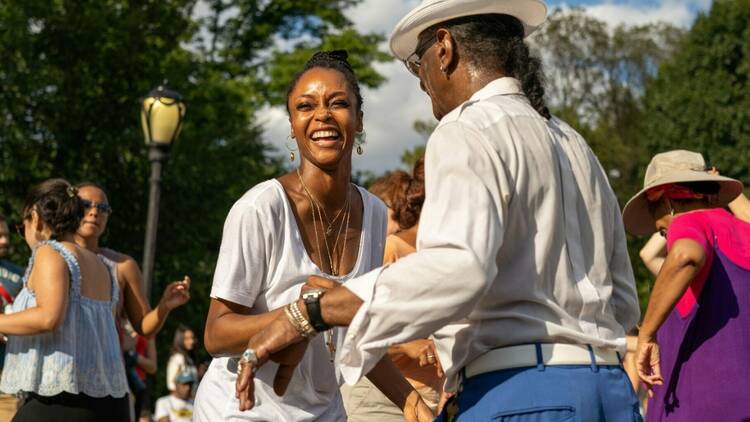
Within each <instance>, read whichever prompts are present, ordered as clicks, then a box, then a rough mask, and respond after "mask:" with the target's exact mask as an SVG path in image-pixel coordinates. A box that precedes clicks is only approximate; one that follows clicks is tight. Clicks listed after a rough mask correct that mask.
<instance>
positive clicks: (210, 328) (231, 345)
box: [203, 298, 284, 356]
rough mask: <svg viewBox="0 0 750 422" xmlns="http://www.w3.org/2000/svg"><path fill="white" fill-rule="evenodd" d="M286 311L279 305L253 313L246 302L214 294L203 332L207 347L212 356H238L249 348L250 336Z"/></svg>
mask: <svg viewBox="0 0 750 422" xmlns="http://www.w3.org/2000/svg"><path fill="white" fill-rule="evenodd" d="M283 314H284V309H283V308H279V309H275V310H273V311H271V312H266V313H263V314H259V315H250V308H248V307H246V306H242V305H239V304H237V303H233V302H229V301H226V300H222V299H213V298H212V299H211V304H210V305H209V307H208V317H207V318H206V330H205V332H204V335H203V342H204V344H205V346H206V350H207V351H208V353H210V354H211V355H212V356H238V355H240V354H242V352H243V351H245V349H246V348H247V342H248V341H250V337H252V336H254V335H255V334H257V333H259V332H260V331H261V330H263V329H264V328H265V327H266V326H267V325H268V324H270V323H271V321H273V320H274V319H275V318H276V317H278V316H280V315H283Z"/></svg>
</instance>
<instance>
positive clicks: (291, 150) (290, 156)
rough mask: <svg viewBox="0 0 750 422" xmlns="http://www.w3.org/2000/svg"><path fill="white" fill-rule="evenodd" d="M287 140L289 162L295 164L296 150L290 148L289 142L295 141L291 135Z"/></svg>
mask: <svg viewBox="0 0 750 422" xmlns="http://www.w3.org/2000/svg"><path fill="white" fill-rule="evenodd" d="M286 139H287V142H286V149H288V150H289V161H292V162H294V156H295V155H294V151H296V149H292V148H290V147H289V141H291V140H292V139H294V137H293V136H291V135H287V137H286Z"/></svg>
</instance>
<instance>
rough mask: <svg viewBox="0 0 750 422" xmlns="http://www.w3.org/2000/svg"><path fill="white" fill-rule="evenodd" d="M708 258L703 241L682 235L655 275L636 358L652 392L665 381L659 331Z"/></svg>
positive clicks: (642, 377) (640, 373) (643, 378)
mask: <svg viewBox="0 0 750 422" xmlns="http://www.w3.org/2000/svg"><path fill="white" fill-rule="evenodd" d="M705 261H706V252H705V251H704V250H703V246H701V244H700V243H698V242H696V241H694V240H691V239H680V240H678V241H676V242H675V243H674V245H673V246H672V249H671V250H670V251H669V254H668V255H667V258H666V260H665V261H664V266H663V267H662V269H661V271H660V272H659V275H658V276H657V277H656V281H655V282H654V289H653V290H652V291H651V297H650V299H649V302H648V308H647V310H646V316H645V317H644V319H643V325H641V328H640V332H639V334H638V357H637V358H636V367H637V369H638V376H639V377H640V378H641V380H642V381H643V382H644V384H645V385H646V388H647V389H648V390H649V396H651V395H652V394H653V393H652V390H651V389H652V385H654V384H657V385H661V383H662V382H663V378H662V376H661V368H660V364H659V345H658V344H657V343H656V332H657V330H658V329H659V327H661V325H662V324H663V323H664V321H665V320H666V319H667V316H668V315H669V313H670V312H672V310H673V309H674V307H675V305H676V304H677V301H678V300H680V297H682V295H683V294H684V293H685V291H686V290H687V288H688V287H689V286H690V283H691V282H692V281H693V279H694V278H695V277H696V275H698V273H699V272H700V270H701V269H702V268H703V265H704V264H705Z"/></svg>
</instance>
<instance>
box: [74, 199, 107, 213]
mask: <svg viewBox="0 0 750 422" xmlns="http://www.w3.org/2000/svg"><path fill="white" fill-rule="evenodd" d="M81 205H83V208H84V209H85V210H86V211H88V210H90V209H91V208H96V210H97V211H99V212H101V213H104V214H112V207H111V206H109V204H108V203H106V202H92V201H89V200H88V199H81Z"/></svg>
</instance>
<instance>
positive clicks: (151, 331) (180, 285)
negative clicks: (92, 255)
mask: <svg viewBox="0 0 750 422" xmlns="http://www.w3.org/2000/svg"><path fill="white" fill-rule="evenodd" d="M123 257H124V259H122V260H121V261H120V262H118V263H117V277H118V278H119V279H120V280H121V281H122V282H123V283H122V284H123V288H124V289H125V290H124V297H125V312H126V313H127V315H128V320H129V321H130V323H131V324H132V325H133V329H134V330H135V331H136V332H137V333H138V334H140V335H142V336H146V337H152V336H154V335H156V333H158V332H159V330H161V328H162V327H163V326H164V322H166V320H167V316H168V315H169V312H170V311H172V309H174V308H176V307H178V306H180V305H182V304H184V303H186V302H187V301H188V298H189V288H190V278H189V277H187V276H186V277H185V279H184V280H182V281H176V282H173V283H170V284H169V285H168V286H167V288H166V289H165V290H164V295H163V296H162V299H161V301H159V304H158V305H157V306H156V309H153V310H152V309H151V306H150V305H149V303H148V300H147V299H146V295H145V293H144V292H143V288H142V286H143V284H142V283H143V275H142V274H141V270H140V268H139V267H138V264H137V263H136V262H135V260H134V259H133V258H131V257H129V256H125V255H123Z"/></svg>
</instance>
